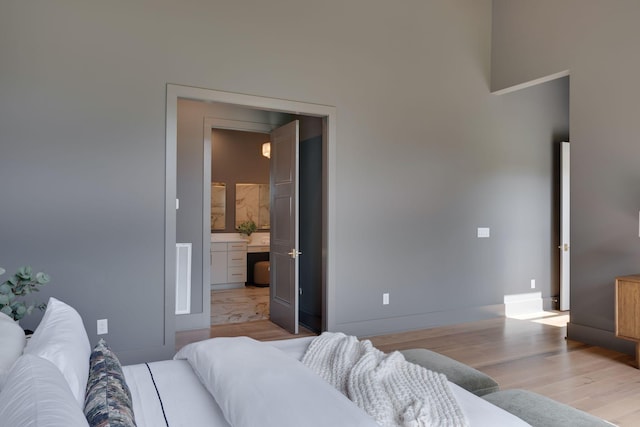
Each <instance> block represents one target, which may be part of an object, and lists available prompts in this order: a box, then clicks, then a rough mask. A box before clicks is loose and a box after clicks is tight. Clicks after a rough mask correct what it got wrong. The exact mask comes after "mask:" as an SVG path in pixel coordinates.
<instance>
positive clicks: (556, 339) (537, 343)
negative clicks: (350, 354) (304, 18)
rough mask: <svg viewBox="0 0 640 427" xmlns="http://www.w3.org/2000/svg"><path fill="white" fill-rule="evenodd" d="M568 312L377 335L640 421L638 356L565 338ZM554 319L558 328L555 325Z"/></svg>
mask: <svg viewBox="0 0 640 427" xmlns="http://www.w3.org/2000/svg"><path fill="white" fill-rule="evenodd" d="M561 316H563V315H556V316H549V317H546V318H534V319H529V320H517V319H504V318H501V319H491V320H484V321H479V322H474V323H467V324H461V325H455V326H445V327H440V328H434V329H425V330H421V331H412V332H405V333H398V334H390V335H384V336H377V337H372V338H370V339H371V341H372V342H373V344H374V345H375V346H376V347H378V348H380V349H381V350H383V351H392V350H401V349H408V348H418V347H421V348H428V349H430V350H433V351H437V352H438V353H441V354H445V355H447V356H449V357H452V358H454V359H456V360H459V361H461V362H463V363H466V364H467V365H470V366H473V367H474V368H476V369H478V370H480V371H482V372H484V373H486V374H488V375H490V376H492V377H493V378H494V379H495V380H496V381H497V382H498V384H500V387H501V388H502V389H512V388H521V389H525V390H530V391H533V392H536V393H539V394H542V395H544V396H547V397H550V398H552V399H554V400H557V401H559V402H562V403H566V404H568V405H570V406H573V407H575V408H578V409H581V410H583V411H585V412H588V413H590V414H593V415H595V416H597V417H600V418H603V419H605V420H608V421H610V422H612V423H614V424H617V425H619V426H621V427H623V426H640V370H638V369H635V368H634V367H633V366H632V365H633V360H634V359H633V357H632V356H630V355H626V354H622V353H618V352H615V351H611V350H605V349H603V348H599V347H593V346H589V345H585V344H582V343H579V342H576V341H570V340H566V339H565V336H566V327H565V326H557V325H558V324H559V325H563V324H564V323H565V322H566V320H565V321H564V322H563V321H562V320H561V321H559V322H558V318H561ZM554 324H555V325H554Z"/></svg>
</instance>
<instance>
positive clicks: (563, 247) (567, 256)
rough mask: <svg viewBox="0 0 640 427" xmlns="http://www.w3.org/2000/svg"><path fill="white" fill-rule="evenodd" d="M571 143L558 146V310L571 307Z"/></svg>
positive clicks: (565, 309) (566, 309)
mask: <svg viewBox="0 0 640 427" xmlns="http://www.w3.org/2000/svg"><path fill="white" fill-rule="evenodd" d="M570 159H571V144H570V143H569V142H562V143H561V147H560V240H559V241H560V246H558V249H560V304H559V309H560V311H568V310H570V308H571V304H570V301H571V297H570V294H571V268H570V262H571V240H570V238H571V232H570V224H571V223H570V219H571V215H570V206H571V203H570V202H571V196H570V194H571V191H570V189H571V161H570Z"/></svg>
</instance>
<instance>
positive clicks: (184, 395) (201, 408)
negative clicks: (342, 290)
mask: <svg viewBox="0 0 640 427" xmlns="http://www.w3.org/2000/svg"><path fill="white" fill-rule="evenodd" d="M312 339H313V337H305V338H297V339H291V340H282V341H271V342H269V344H271V345H273V346H274V347H276V348H278V349H280V350H282V351H283V352H284V353H286V354H288V355H290V356H291V357H292V358H295V359H301V358H302V355H303V354H304V351H305V350H306V348H307V346H308V345H309V342H310V341H311V340H312ZM256 357H259V355H256ZM265 369H268V366H265ZM123 371H124V375H125V378H126V381H127V384H128V385H129V388H130V390H131V397H132V401H133V410H134V414H135V418H136V424H137V425H138V427H162V426H167V427H187V426H188V427H200V426H202V427H204V426H209V427H211V426H213V427H230V425H229V423H227V421H226V420H225V418H224V415H223V414H222V411H221V409H220V407H219V406H218V404H217V403H216V401H215V398H214V397H213V396H211V394H209V392H208V391H207V389H206V388H205V387H204V386H203V385H202V383H201V382H200V380H199V379H198V377H197V375H196V374H195V372H194V371H193V370H192V369H191V366H190V365H189V363H188V362H187V361H186V360H165V361H160V362H151V363H145V364H139V365H129V366H124V367H123ZM449 385H450V387H451V390H452V392H453V394H454V396H455V397H456V399H457V401H458V404H459V405H460V407H461V409H462V411H463V413H464V415H465V417H466V419H467V420H468V421H469V425H470V426H472V427H494V426H513V427H518V426H527V425H528V424H526V423H525V422H524V421H522V420H521V419H520V418H517V417H515V416H514V415H511V414H509V413H508V412H506V411H504V410H503V409H501V408H498V407H497V406H494V405H492V404H490V403H489V402H487V401H485V400H484V399H481V398H479V397H478V396H476V395H474V394H472V393H469V392H468V391H466V390H464V389H463V388H461V387H459V386H457V385H456V384H453V383H449ZM247 404H250V402H248V403H247Z"/></svg>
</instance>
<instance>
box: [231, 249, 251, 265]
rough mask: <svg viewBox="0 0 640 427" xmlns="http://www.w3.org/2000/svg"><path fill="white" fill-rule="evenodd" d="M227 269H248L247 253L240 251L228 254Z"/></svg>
mask: <svg viewBox="0 0 640 427" xmlns="http://www.w3.org/2000/svg"><path fill="white" fill-rule="evenodd" d="M227 267H243V268H247V253H246V252H240V251H233V252H227Z"/></svg>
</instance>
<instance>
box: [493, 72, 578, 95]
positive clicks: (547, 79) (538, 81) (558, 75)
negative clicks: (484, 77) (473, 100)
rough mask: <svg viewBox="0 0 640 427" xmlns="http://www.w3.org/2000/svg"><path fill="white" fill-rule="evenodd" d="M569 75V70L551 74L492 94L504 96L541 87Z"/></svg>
mask: <svg viewBox="0 0 640 427" xmlns="http://www.w3.org/2000/svg"><path fill="white" fill-rule="evenodd" d="M568 75H569V70H564V71H560V72H558V73H554V74H549V75H548V76H544V77H540V78H538V79H533V80H529V81H528V82H524V83H520V84H517V85H513V86H509V87H505V88H504V89H499V90H494V91H492V92H491V93H492V94H494V95H504V94H506V93H511V92H515V91H517V90H521V89H526V88H528V87H531V86H535V85H539V84H541V83H546V82H550V81H551V80H556V79H559V78H562V77H567V76H568Z"/></svg>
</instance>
